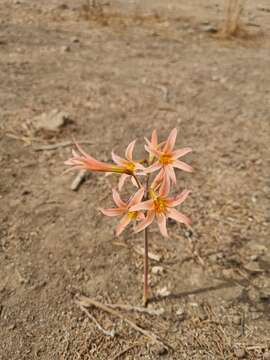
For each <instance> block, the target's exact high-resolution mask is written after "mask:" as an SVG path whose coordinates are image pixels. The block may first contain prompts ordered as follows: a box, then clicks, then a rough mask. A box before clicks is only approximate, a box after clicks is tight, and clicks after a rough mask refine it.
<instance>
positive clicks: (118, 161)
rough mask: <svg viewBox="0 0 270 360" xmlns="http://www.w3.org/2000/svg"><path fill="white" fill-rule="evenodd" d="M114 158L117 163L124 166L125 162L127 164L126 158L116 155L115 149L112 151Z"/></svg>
mask: <svg viewBox="0 0 270 360" xmlns="http://www.w3.org/2000/svg"><path fill="white" fill-rule="evenodd" d="M112 159H113V161H114V162H115V163H116V164H117V165H122V166H123V164H125V162H126V160H125V159H123V158H121V157H120V156H118V155H116V154H115V153H114V152H113V151H112Z"/></svg>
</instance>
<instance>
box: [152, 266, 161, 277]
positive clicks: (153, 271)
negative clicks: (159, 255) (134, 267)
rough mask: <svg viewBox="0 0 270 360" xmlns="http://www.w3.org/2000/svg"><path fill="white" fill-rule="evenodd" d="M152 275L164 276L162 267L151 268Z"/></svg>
mask: <svg viewBox="0 0 270 360" xmlns="http://www.w3.org/2000/svg"><path fill="white" fill-rule="evenodd" d="M152 273H153V274H154V275H162V274H164V268H163V267H162V266H153V267H152Z"/></svg>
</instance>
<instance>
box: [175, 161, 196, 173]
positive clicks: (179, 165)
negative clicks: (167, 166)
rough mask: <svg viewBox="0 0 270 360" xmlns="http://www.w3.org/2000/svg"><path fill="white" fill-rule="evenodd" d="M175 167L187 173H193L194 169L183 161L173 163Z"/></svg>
mask: <svg viewBox="0 0 270 360" xmlns="http://www.w3.org/2000/svg"><path fill="white" fill-rule="evenodd" d="M173 166H174V167H176V168H177V169H180V170H184V171H187V172H193V169H192V167H191V166H190V165H188V164H186V163H184V162H183V161H180V160H175V161H174V162H173Z"/></svg>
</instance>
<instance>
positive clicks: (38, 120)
mask: <svg viewBox="0 0 270 360" xmlns="http://www.w3.org/2000/svg"><path fill="white" fill-rule="evenodd" d="M68 120H70V115H69V114H68V113H66V112H64V111H59V110H57V109H54V110H52V111H51V112H49V113H43V114H41V115H39V116H37V117H35V118H34V119H33V126H34V127H35V129H36V130H48V131H58V130H59V129H60V128H61V127H63V126H64V125H65V124H66V123H67V121H68Z"/></svg>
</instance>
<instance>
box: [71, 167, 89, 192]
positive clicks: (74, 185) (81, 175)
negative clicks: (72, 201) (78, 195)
mask: <svg viewBox="0 0 270 360" xmlns="http://www.w3.org/2000/svg"><path fill="white" fill-rule="evenodd" d="M86 174H87V171H86V170H84V169H83V170H81V171H79V172H78V174H77V176H76V177H75V179H74V180H73V181H72V184H71V185H70V189H71V190H72V191H77V190H78V189H79V187H80V186H81V184H82V183H83V182H84V180H85V178H86Z"/></svg>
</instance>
